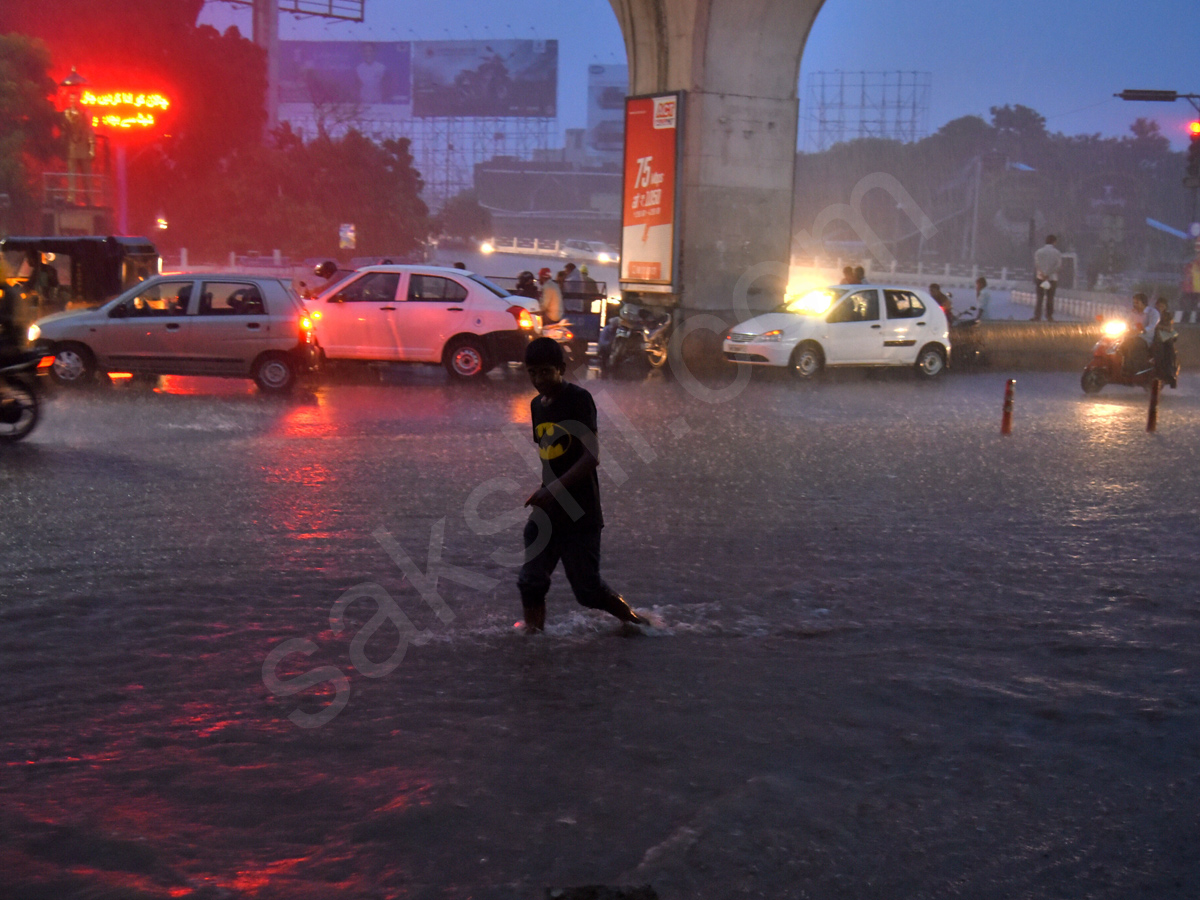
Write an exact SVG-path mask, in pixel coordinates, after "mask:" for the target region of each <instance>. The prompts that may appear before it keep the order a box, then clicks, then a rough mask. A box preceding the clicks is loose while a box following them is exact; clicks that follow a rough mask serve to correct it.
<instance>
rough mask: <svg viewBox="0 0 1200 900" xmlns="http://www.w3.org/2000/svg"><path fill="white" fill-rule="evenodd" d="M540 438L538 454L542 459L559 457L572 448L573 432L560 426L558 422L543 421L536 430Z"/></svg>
mask: <svg viewBox="0 0 1200 900" xmlns="http://www.w3.org/2000/svg"><path fill="white" fill-rule="evenodd" d="M535 434H536V435H537V439H538V456H540V457H541V458H542V459H546V460H550V459H558V458H559V457H560V456H562V455H563V454H564V453H566V452H567V450H569V449H570V448H571V434H570V432H568V431H567V430H566V429H565V428H560V427H559V425H558V423H557V422H542V423H541V424H540V425H538V427H537V431H536V432H535Z"/></svg>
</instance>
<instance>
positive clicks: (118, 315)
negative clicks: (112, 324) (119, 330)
mask: <svg viewBox="0 0 1200 900" xmlns="http://www.w3.org/2000/svg"><path fill="white" fill-rule="evenodd" d="M128 315H129V307H128V306H126V305H125V304H124V303H118V304H117V305H116V306H114V307H113V308H112V310H111V311H110V312H109V314H108V317H109V318H110V319H124V318H125V317H126V316H128Z"/></svg>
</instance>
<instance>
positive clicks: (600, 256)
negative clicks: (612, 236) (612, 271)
mask: <svg viewBox="0 0 1200 900" xmlns="http://www.w3.org/2000/svg"><path fill="white" fill-rule="evenodd" d="M596 262H602V263H607V262H612V257H611V256H609V255H608V254H607V253H600V254H598V255H597V256H596Z"/></svg>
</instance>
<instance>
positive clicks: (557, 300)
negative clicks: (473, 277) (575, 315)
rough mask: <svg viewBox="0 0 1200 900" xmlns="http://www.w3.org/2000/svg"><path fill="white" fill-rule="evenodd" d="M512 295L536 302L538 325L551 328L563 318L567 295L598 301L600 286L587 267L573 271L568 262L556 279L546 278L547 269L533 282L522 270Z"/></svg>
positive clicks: (544, 268)
mask: <svg viewBox="0 0 1200 900" xmlns="http://www.w3.org/2000/svg"><path fill="white" fill-rule="evenodd" d="M513 293H514V294H516V295H517V296H520V297H528V298H529V299H531V300H537V301H538V307H539V312H540V313H541V316H542V323H543V324H545V325H553V324H554V323H556V322H560V321H562V318H563V316H564V315H565V312H566V310H565V307H564V305H563V296H564V295H567V294H572V295H579V296H583V297H599V296H600V286H599V285H598V284H596V280H595V279H594V278H592V277H591V275H590V274H589V273H588V267H587V266H578V267H576V265H575V263H573V262H569V263H567V264H566V265H565V266H563V268H561V269H560V270H559V272H558V274H557V275H555V276H554V277H553V278H551V277H550V268H549V267H548V266H547V267H543V268H542V269H540V270H539V271H538V274H537V278H536V279H535V278H534V276H533V273H532V272H530V271H528V270H526V271H524V272H522V273H521V274H520V275H518V276H517V286H516V288H514V289H513Z"/></svg>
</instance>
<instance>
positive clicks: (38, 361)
mask: <svg viewBox="0 0 1200 900" xmlns="http://www.w3.org/2000/svg"><path fill="white" fill-rule="evenodd" d="M53 364H54V357H53V356H45V355H43V354H41V353H21V354H19V355H17V356H13V357H10V358H9V359H6V360H3V361H0V442H3V443H12V442H14V441H19V440H21V439H22V438H24V437H27V436H28V435H29V432H31V431H33V428H34V426H35V425H37V423H38V416H39V413H40V409H39V405H38V386H37V371H38V370H39V369H49V368H50V366H52V365H53Z"/></svg>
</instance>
